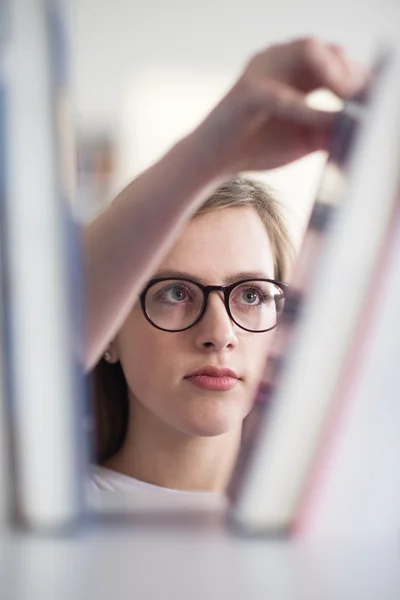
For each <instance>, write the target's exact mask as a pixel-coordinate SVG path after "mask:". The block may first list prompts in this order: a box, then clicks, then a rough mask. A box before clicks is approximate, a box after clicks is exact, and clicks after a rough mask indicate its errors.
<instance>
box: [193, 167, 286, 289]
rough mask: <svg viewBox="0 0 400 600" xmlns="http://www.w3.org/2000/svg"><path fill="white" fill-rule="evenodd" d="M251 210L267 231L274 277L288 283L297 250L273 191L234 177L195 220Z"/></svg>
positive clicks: (200, 211)
mask: <svg viewBox="0 0 400 600" xmlns="http://www.w3.org/2000/svg"><path fill="white" fill-rule="evenodd" d="M235 206H249V207H252V208H254V209H255V211H256V212H257V214H258V216H259V217H260V219H261V221H262V222H263V224H264V227H265V229H266V231H267V234H268V237H269V240H270V242H271V246H272V252H273V256H274V277H275V279H277V280H279V281H287V280H288V278H289V274H290V270H291V266H292V263H293V258H294V246H293V243H292V240H291V237H290V235H289V231H288V228H287V224H286V220H285V217H284V215H283V210H282V206H281V204H280V203H279V202H278V201H277V200H276V198H275V197H274V194H273V192H272V190H271V189H270V188H269V187H268V186H266V185H265V184H264V183H262V182H260V181H256V180H253V179H250V178H249V177H235V178H234V179H230V180H229V181H226V182H225V183H223V184H222V185H220V186H219V187H218V188H217V189H216V190H215V191H214V192H213V193H212V194H211V196H209V198H207V200H206V201H205V202H204V204H202V206H201V207H200V208H199V210H198V211H197V213H196V214H195V217H196V216H200V215H202V214H204V213H206V212H211V211H213V210H218V209H223V208H231V207H235Z"/></svg>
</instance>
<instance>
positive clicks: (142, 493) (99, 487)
mask: <svg viewBox="0 0 400 600" xmlns="http://www.w3.org/2000/svg"><path fill="white" fill-rule="evenodd" d="M90 484H91V485H90V487H91V491H92V492H93V491H95V492H123V495H124V497H125V499H126V497H127V495H128V494H130V495H131V497H133V498H135V497H136V499H138V500H140V499H141V498H144V497H146V498H148V499H150V500H152V499H153V500H154V501H157V503H158V501H160V502H165V503H166V504H167V505H170V506H171V505H175V506H178V505H179V506H187V507H195V508H202V509H204V508H208V509H209V508H212V509H219V510H221V509H224V508H225V507H226V504H227V501H226V497H225V495H224V494H220V493H217V492H191V491H184V490H172V489H170V488H165V487H160V486H158V485H153V484H151V483H146V482H145V481H140V480H139V479H135V478H134V477H128V475H123V474H122V473H118V472H117V471H113V470H112V469H108V468H106V467H101V466H99V465H94V466H93V467H92V475H91V482H90ZM160 505H161V504H160Z"/></svg>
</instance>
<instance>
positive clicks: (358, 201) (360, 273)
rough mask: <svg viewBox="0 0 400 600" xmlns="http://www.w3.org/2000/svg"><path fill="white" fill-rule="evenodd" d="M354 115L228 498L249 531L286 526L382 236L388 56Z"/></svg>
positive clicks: (388, 159)
mask: <svg viewBox="0 0 400 600" xmlns="http://www.w3.org/2000/svg"><path fill="white" fill-rule="evenodd" d="M363 118H364V119H365V120H364V123H363V126H362V127H361V129H360V131H359V132H358V135H357V138H356V140H355V145H354V149H353V152H352V156H351V158H350V164H349V171H348V182H347V187H346V190H345V194H344V199H343V204H342V206H341V207H340V210H339V212H338V213H337V215H336V217H335V221H334V227H333V229H332V231H331V232H330V234H329V236H328V238H327V240H326V243H325V246H324V247H323V249H322V251H321V256H320V257H319V261H318V265H317V269H316V276H315V277H314V279H313V282H312V285H311V286H310V290H309V294H308V297H307V298H306V302H305V304H304V307H303V314H302V316H301V319H300V320H299V323H298V325H297V328H296V331H295V333H294V337H293V339H292V340H291V341H290V349H289V350H290V351H289V354H288V356H287V357H286V359H285V361H284V364H283V370H282V372H281V377H280V379H279V385H278V386H277V388H276V389H275V393H274V395H273V397H272V403H271V405H270V406H269V408H268V415H264V417H263V418H262V419H261V421H260V422H259V423H258V432H257V435H256V437H255V439H254V440H253V448H252V454H251V459H250V462H249V464H248V465H247V467H246V472H245V473H242V480H241V482H240V485H239V487H238V486H236V489H235V493H234V495H233V496H232V495H231V499H232V506H231V510H230V519H231V521H232V522H234V523H235V524H236V525H239V526H240V527H241V528H244V529H246V530H247V531H249V532H262V531H263V532H267V533H281V532H287V531H290V530H291V529H292V528H293V527H294V525H295V520H296V516H297V513H298V510H299V505H300V501H301V498H302V495H303V493H304V489H305V485H306V482H307V478H308V477H309V475H310V470H311V469H312V465H313V463H314V461H315V458H316V453H317V451H318V448H319V446H320V444H321V441H322V439H323V435H324V431H325V429H326V427H327V424H328V422H329V416H330V413H331V411H332V404H333V403H334V393H335V389H336V386H337V385H338V382H339V380H340V376H341V372H342V369H343V368H344V366H345V363H346V359H347V355H348V352H349V349H350V345H351V341H352V339H353V337H354V334H355V331H356V327H357V324H358V322H359V319H360V317H361V314H362V310H363V306H364V300H365V295H366V292H367V290H368V288H369V285H370V282H371V278H372V276H373V274H374V272H375V268H376V264H377V261H378V260H379V253H380V248H381V246H382V243H383V240H384V237H385V235H386V233H387V231H388V229H389V223H390V220H391V218H392V215H393V211H394V205H395V197H396V193H395V192H396V186H397V180H398V167H399V164H400V76H399V60H398V58H397V57H396V56H394V55H391V56H390V57H388V58H387V60H386V64H385V66H384V68H383V69H382V70H381V71H380V72H379V73H378V75H377V77H376V81H375V85H374V89H373V90H372V92H371V98H370V104H369V107H368V108H367V110H366V112H365V115H364V117H363ZM267 365H268V362H267ZM239 458H240V456H239Z"/></svg>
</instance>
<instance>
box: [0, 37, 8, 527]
mask: <svg viewBox="0 0 400 600" xmlns="http://www.w3.org/2000/svg"><path fill="white" fill-rule="evenodd" d="M2 49H3V37H2V36H1V39H0V528H1V527H2V526H4V525H5V524H6V523H7V522H8V520H9V517H10V513H11V480H10V473H11V471H10V454H9V439H8V429H9V411H8V402H7V400H8V398H7V390H6V382H5V377H6V374H7V367H6V363H5V361H6V353H7V350H6V347H5V328H6V315H5V306H4V302H3V296H4V276H3V271H4V268H5V260H4V258H5V257H4V239H5V231H4V226H3V225H4V204H5V198H6V181H5V179H6V159H5V148H6V136H5V128H6V89H5V82H4V74H3V62H2Z"/></svg>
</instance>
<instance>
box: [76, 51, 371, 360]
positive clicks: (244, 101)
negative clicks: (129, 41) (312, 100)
mask: <svg viewBox="0 0 400 600" xmlns="http://www.w3.org/2000/svg"><path fill="white" fill-rule="evenodd" d="M365 82H366V74H365V72H364V71H363V69H362V68H361V67H360V66H359V65H358V64H355V63H353V62H352V61H350V60H349V58H347V57H346V55H345V53H344V52H343V51H342V50H341V49H340V48H339V47H337V46H335V45H329V44H324V43H323V42H320V41H318V40H314V39H305V40H298V41H295V42H291V43H286V44H281V45H276V46H272V47H270V48H268V49H267V50H265V51H264V52H261V53H260V54H258V55H256V56H255V57H254V58H253V59H252V60H251V61H250V62H249V64H248V66H247V67H246V69H245V70H244V72H243V74H242V75H241V77H240V78H239V79H238V81H237V82H236V84H235V85H234V86H233V88H232V89H231V90H230V92H228V94H227V95H226V96H225V98H223V99H222V101H221V102H220V104H219V105H218V106H217V107H216V108H215V109H214V110H213V111H212V112H211V113H210V115H209V116H208V117H207V118H206V119H205V121H203V123H201V124H200V125H199V127H198V128H197V129H196V130H195V131H193V132H192V133H191V134H189V135H188V136H187V137H186V138H184V139H183V140H181V141H180V142H179V143H178V144H177V145H176V146H175V147H174V148H172V150H171V151H170V152H169V153H168V154H166V155H165V156H164V157H163V158H162V159H161V160H160V161H159V162H158V163H156V164H155V165H153V166H152V167H151V168H149V169H148V170H147V171H146V172H145V173H143V174H142V175H141V176H140V177H138V178H137V179H135V180H134V181H133V182H132V183H131V184H130V185H129V186H128V187H127V188H126V189H125V190H123V191H122V193H121V194H120V195H119V196H118V197H117V198H116V199H115V200H114V202H113V203H112V204H111V205H110V206H109V208H108V209H107V210H105V211H104V212H103V213H102V214H101V215H100V216H99V217H98V218H97V219H96V220H95V221H94V222H93V223H92V224H91V225H90V226H89V227H88V228H87V229H86V231H85V236H84V246H85V248H84V250H85V260H86V264H85V270H86V272H85V281H86V294H85V295H86V298H87V310H86V313H87V319H88V327H87V345H86V352H85V363H86V367H87V368H91V367H93V366H94V365H95V364H96V362H97V361H98V360H99V358H100V356H101V355H102V353H103V352H104V350H105V348H106V346H107V344H108V342H109V341H110V340H111V339H112V338H113V336H114V335H115V333H116V332H117V331H118V329H119V327H120V326H121V325H122V323H123V322H124V321H125V319H126V317H127V315H128V314H129V312H130V310H131V308H132V304H133V303H134V301H135V298H136V296H137V294H138V293H139V291H140V289H141V288H142V287H143V285H144V283H145V281H146V279H147V278H148V277H149V275H150V273H152V272H153V271H154V269H155V267H156V265H157V264H158V263H159V261H160V260H161V258H162V256H163V255H164V254H165V253H166V252H167V251H168V250H169V249H170V248H171V246H172V244H173V242H174V241H175V240H176V239H177V237H178V235H179V233H180V231H181V230H182V227H183V226H184V224H185V223H186V222H187V220H188V219H189V218H190V217H191V216H192V215H193V214H194V213H195V212H196V210H197V209H198V208H199V206H201V204H202V203H203V202H204V200H205V199H206V198H207V196H209V194H210V192H211V191H212V190H213V189H215V188H216V187H217V185H218V184H219V183H221V182H222V181H226V180H227V179H229V178H230V177H232V176H235V175H236V174H237V173H240V172H242V171H255V170H265V169H271V168H274V167H279V166H281V165H284V164H286V163H288V162H290V161H293V160H295V159H297V158H300V157H301V156H304V155H305V154H308V153H310V152H313V151H315V150H318V149H321V148H325V147H326V145H327V143H328V139H329V134H330V129H331V124H332V121H333V118H334V116H333V114H332V113H329V112H324V111H319V110H315V109H313V108H311V107H310V106H309V105H308V104H307V102H306V94H307V93H308V92H311V91H312V90H314V89H316V88H321V87H326V88H329V89H331V90H332V91H333V92H335V93H336V94H338V95H339V96H351V95H352V94H354V93H356V92H357V91H359V89H360V88H361V87H362V86H363V85H364V84H365Z"/></svg>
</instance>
